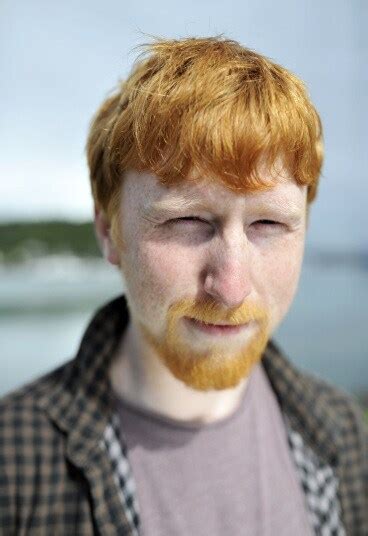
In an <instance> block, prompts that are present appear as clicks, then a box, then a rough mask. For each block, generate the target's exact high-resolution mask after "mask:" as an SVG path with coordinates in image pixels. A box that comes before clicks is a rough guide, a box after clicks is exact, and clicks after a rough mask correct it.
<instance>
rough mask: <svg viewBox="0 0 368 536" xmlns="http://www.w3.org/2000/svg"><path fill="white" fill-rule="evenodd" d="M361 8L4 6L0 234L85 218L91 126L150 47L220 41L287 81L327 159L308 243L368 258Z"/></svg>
mask: <svg viewBox="0 0 368 536" xmlns="http://www.w3.org/2000/svg"><path fill="white" fill-rule="evenodd" d="M367 15H368V2H366V1H365V0H354V1H350V0H324V1H323V2H321V1H320V0H298V1H295V0H278V2H275V1H274V0H257V1H254V0H234V1H227V2H224V1H223V0H220V1H217V0H203V1H198V0H197V1H193V0H186V1H185V2H173V1H172V0H171V1H168V0H156V1H152V0H151V1H148V0H143V1H139V2H123V1H117V0H105V1H104V2H102V1H95V0H88V1H87V0H79V1H78V2H77V1H71V0H64V1H63V2H50V1H43V0H2V1H1V3H0V70H1V83H0V139H1V145H0V151H1V158H0V222H1V221H13V220H24V219H38V220H40V219H41V220H42V219H48V218H53V219H55V218H66V219H69V220H74V221H85V220H90V219H91V218H92V212H93V211H92V200H91V194H90V186H89V179H88V170H87V166H86V159H85V152H84V147H85V142H86V136H87V131H88V126H89V123H90V120H91V117H92V115H93V114H94V112H95V111H96V109H97V107H98V106H99V104H100V103H101V102H102V100H103V99H104V98H105V97H106V96H107V95H108V93H109V91H111V89H113V88H114V86H115V85H116V83H117V81H118V79H122V78H124V77H125V76H126V75H127V73H128V72H129V70H130V67H131V66H132V63H133V61H134V60H135V58H136V55H137V51H136V50H134V47H136V45H138V44H139V43H143V42H147V41H149V35H156V36H161V37H166V38H180V37H189V36H196V37H203V36H210V35H216V34H223V35H225V36H226V37H228V38H231V39H235V40H237V41H239V42H240V43H241V44H243V45H244V46H247V47H249V48H252V49H254V50H256V51H257V52H260V53H262V54H264V55H266V56H268V57H269V58H271V59H272V60H274V61H276V62H278V63H281V64H282V65H284V66H285V67H287V68H289V69H291V70H292V71H294V72H295V73H296V74H297V75H298V76H300V78H302V79H303V80H304V82H305V83H306V85H307V87H308V90H309V93H310V95H311V98H312V101H313V102H314V104H315V106H316V107H317V109H318V111H319V113H320V116H321V119H322V123H323V127H324V137H325V147H326V159H325V165H324V169H323V176H322V177H321V182H320V188H319V194H318V197H317V200H316V201H315V203H314V205H313V208H312V210H311V221H310V227H309V232H308V242H309V243H310V244H311V245H313V246H316V247H323V248H330V249H333V248H338V249H347V250H357V249H359V250H362V249H363V250H365V251H367V250H368V231H367V229H368V211H367V209H366V206H367V202H368V179H367V168H368V166H367V164H368V156H367V146H368V143H367V141H368V140H367V138H368V136H367V116H366V114H367V109H368V107H367V104H368V103H367V100H368V71H367V68H366V66H367V42H368V39H367V32H366V27H367V23H368V16H367Z"/></svg>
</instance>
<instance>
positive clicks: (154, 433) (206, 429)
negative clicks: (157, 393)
mask: <svg viewBox="0 0 368 536" xmlns="http://www.w3.org/2000/svg"><path fill="white" fill-rule="evenodd" d="M116 403H117V407H118V411H119V415H120V422H121V433H122V436H123V438H124V441H125V443H126V445H127V447H128V458H129V460H130V463H131V466H132V471H133V477H134V480H135V483H136V487H137V494H138V504H139V509H140V520H141V534H142V535H143V536H164V535H170V536H171V535H175V536H188V535H189V534H190V535H193V536H194V535H195V536H209V535H211V536H224V534H225V535H231V536H238V535H239V536H246V535H251V536H257V535H259V536H275V535H276V534H277V535H278V536H295V535H296V534H298V536H304V535H308V536H310V535H311V534H313V532H312V529H311V528H310V524H309V522H308V517H307V510H306V504H305V499H304V494H303V492H302V489H301V484H300V482H299V480H298V475H297V472H296V468H295V466H294V463H293V460H292V457H291V451H290V449H289V446H288V441H287V432H286V429H285V425H284V422H283V418H282V414H281V411H280V408H279V405H278V403H277V399H276V397H275V394H274V392H273V390H272V388H271V385H270V383H269V380H268V378H267V375H266V373H265V371H264V369H263V367H262V365H261V364H258V365H256V366H255V367H254V369H253V372H252V374H251V377H250V379H249V382H248V385H247V388H246V390H245V392H244V395H243V398H242V401H241V404H240V405H239V407H238V408H237V409H236V411H235V412H234V413H233V414H232V415H230V416H228V417H226V418H225V419H221V420H220V421H216V422H214V423H210V424H198V423H195V424H193V423H183V422H180V421H176V420H174V419H171V418H168V417H165V416H161V415H158V414H156V413H153V412H151V411H146V410H141V409H137V408H135V407H133V406H132V405H131V404H129V403H128V402H127V401H125V400H123V399H121V398H118V399H117V402H116Z"/></svg>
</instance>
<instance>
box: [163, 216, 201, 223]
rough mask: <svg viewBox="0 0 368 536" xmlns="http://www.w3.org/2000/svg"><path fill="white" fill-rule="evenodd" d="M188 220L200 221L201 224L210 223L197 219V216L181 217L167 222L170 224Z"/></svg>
mask: <svg viewBox="0 0 368 536" xmlns="http://www.w3.org/2000/svg"><path fill="white" fill-rule="evenodd" d="M190 220H194V221H200V222H203V223H210V222H209V221H207V220H204V219H203V218H199V217H198V216H183V217H181V218H173V219H171V220H168V222H169V223H170V222H176V221H190Z"/></svg>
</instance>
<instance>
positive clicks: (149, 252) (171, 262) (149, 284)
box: [123, 242, 194, 311]
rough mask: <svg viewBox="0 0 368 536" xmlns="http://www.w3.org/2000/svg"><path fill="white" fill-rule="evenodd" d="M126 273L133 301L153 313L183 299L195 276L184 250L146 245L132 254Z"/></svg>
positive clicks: (155, 244)
mask: <svg viewBox="0 0 368 536" xmlns="http://www.w3.org/2000/svg"><path fill="white" fill-rule="evenodd" d="M123 271H124V274H125V280H126V285H127V287H128V290H129V293H130V295H131V297H132V299H133V300H134V301H135V302H136V303H140V304H141V306H142V307H144V309H145V310H147V309H150V310H151V311H153V310H158V309H159V308H161V307H162V306H163V305H166V304H169V303H171V302H172V301H173V300H175V299H178V298H179V297H183V295H184V293H185V289H187V288H188V285H189V286H190V282H191V274H193V273H194V271H193V262H192V261H191V260H189V258H188V256H186V255H183V251H182V249H181V250H180V251H179V250H178V249H177V248H176V247H175V246H170V247H167V245H166V246H165V247H162V246H161V245H160V244H159V243H144V242H143V243H141V244H140V245H139V246H137V247H136V248H135V249H134V250H133V251H132V250H131V251H130V252H129V255H128V256H127V258H126V261H125V263H124V268H123Z"/></svg>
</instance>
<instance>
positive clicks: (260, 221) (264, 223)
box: [254, 220, 281, 225]
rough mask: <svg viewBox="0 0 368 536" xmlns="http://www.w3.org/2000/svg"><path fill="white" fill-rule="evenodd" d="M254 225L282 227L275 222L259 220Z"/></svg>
mask: <svg viewBox="0 0 368 536" xmlns="http://www.w3.org/2000/svg"><path fill="white" fill-rule="evenodd" d="M254 223H261V224H262V225H281V223H280V222H278V221H274V220H258V221H256V222H254Z"/></svg>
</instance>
